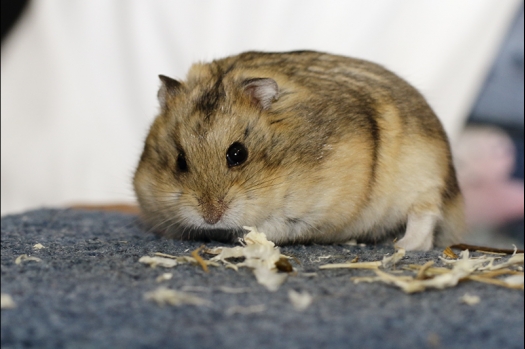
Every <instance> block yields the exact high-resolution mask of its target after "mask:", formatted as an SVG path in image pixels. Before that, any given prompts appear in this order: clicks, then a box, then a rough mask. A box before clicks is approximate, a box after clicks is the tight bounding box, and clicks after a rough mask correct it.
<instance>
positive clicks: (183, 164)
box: [177, 153, 188, 172]
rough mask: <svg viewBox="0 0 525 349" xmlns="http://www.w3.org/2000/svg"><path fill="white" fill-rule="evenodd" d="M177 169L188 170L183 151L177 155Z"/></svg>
mask: <svg viewBox="0 0 525 349" xmlns="http://www.w3.org/2000/svg"><path fill="white" fill-rule="evenodd" d="M177 169H178V170H179V171H180V172H188V163H187V162H186V157H185V156H184V153H179V155H178V156H177Z"/></svg>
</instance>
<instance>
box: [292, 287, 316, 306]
mask: <svg viewBox="0 0 525 349" xmlns="http://www.w3.org/2000/svg"><path fill="white" fill-rule="evenodd" d="M288 298H289V299H290V302H291V303H292V306H293V307H294V309H295V310H297V311H304V310H306V309H307V308H308V307H309V306H310V304H312V301H313V297H312V295H311V294H309V293H308V292H306V291H304V292H301V293H299V292H297V291H294V290H289V291H288Z"/></svg>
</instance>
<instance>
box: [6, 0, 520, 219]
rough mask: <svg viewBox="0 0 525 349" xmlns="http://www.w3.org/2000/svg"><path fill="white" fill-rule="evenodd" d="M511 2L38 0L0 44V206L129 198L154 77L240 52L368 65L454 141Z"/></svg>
mask: <svg viewBox="0 0 525 349" xmlns="http://www.w3.org/2000/svg"><path fill="white" fill-rule="evenodd" d="M520 3H521V2H520V1H519V0H504V1H502V0H462V1H456V0H440V1H437V0H435V1H434V0H428V1H421V0H375V1H360V0H358V1H335V0H323V1H311V0H299V1H292V0H265V1H255V0H216V1H204V0H199V1H171V0H148V1H144V0H127V1H116V0H112V1H111V0H89V1H85V0H38V1H32V2H30V5H29V8H28V9H27V11H25V12H24V14H23V16H22V18H21V20H20V21H19V22H18V23H17V24H16V26H15V28H14V29H13V31H12V32H11V33H10V35H9V37H8V38H7V39H6V40H5V41H4V42H3V43H2V58H1V79H2V80H1V83H2V89H1V98H2V100H1V104H2V116H1V122H2V125H1V126H2V127H1V132H2V140H1V142H2V143H1V145H2V150H1V151H2V160H1V165H2V171H1V176H2V177H1V210H2V214H6V213H13V212H19V211H22V210H26V209H30V208H37V207H41V206H65V205H68V204H71V203H79V202H81V203H97V204H101V203H109V202H130V203H133V202H134V194H133V191H132V186H131V178H132V175H133V172H134V169H135V166H136V164H137V162H138V158H139V156H140V153H141V150H142V144H143V140H144V138H145V136H146V133H147V130H148V127H149V125H150V123H151V122H152V120H153V118H154V117H155V114H156V112H157V108H158V107H157V101H156V93H157V89H158V87H159V80H158V77H157V76H158V74H165V75H168V76H171V77H174V78H184V76H185V73H186V71H187V70H188V68H189V67H190V65H191V63H193V62H195V61H198V60H210V59H213V58H221V57H223V56H226V55H231V54H236V53H239V52H242V51H246V50H265V51H288V50H297V49H313V50H320V51H327V52H331V53H337V54H343V55H347V56H354V57H359V58H364V59H368V60H372V61H375V62H378V63H380V64H382V65H384V66H386V67H387V68H389V69H391V70H393V71H394V72H396V73H397V74H399V75H400V76H402V77H404V78H405V79H407V80H408V81H409V82H411V83H412V84H413V85H415V86H416V87H417V88H419V89H420V91H421V92H422V93H423V94H424V95H425V96H426V97H427V99H428V101H429V103H430V104H431V106H432V107H433V108H434V109H435V111H436V113H437V114H438V116H439V117H440V118H441V120H442V122H443V123H444V126H445V128H446V130H447V132H448V134H449V136H450V137H451V140H452V142H456V141H457V140H458V137H459V135H460V131H461V130H462V128H463V126H464V123H465V121H466V118H467V116H468V114H469V112H470V110H471V109H472V106H473V103H474V101H475V99H476V96H477V95H478V93H479V91H480V88H481V85H482V83H483V81H484V79H485V77H486V75H487V73H488V71H489V69H490V67H491V64H492V62H493V60H494V57H495V55H496V53H497V49H498V47H499V45H500V43H501V41H502V39H503V37H504V35H505V33H506V32H507V30H508V28H509V25H510V24H511V22H512V19H513V18H514V15H515V12H516V9H517V8H518V6H519V5H520Z"/></svg>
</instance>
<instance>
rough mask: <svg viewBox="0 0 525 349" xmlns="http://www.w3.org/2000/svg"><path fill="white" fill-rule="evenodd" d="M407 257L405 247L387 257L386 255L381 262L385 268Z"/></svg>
mask: <svg viewBox="0 0 525 349" xmlns="http://www.w3.org/2000/svg"><path fill="white" fill-rule="evenodd" d="M403 257H405V249H404V248H399V249H398V250H397V251H396V252H395V253H394V254H393V255H391V256H389V257H387V256H384V257H383V260H382V261H381V264H382V266H383V268H385V269H388V268H390V267H392V266H394V265H395V264H396V263H397V262H399V261H400V260H401V259H403Z"/></svg>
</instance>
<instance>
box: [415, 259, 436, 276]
mask: <svg viewBox="0 0 525 349" xmlns="http://www.w3.org/2000/svg"><path fill="white" fill-rule="evenodd" d="M433 265H434V261H428V262H426V263H425V264H423V265H422V266H421V268H420V269H419V270H418V272H417V275H416V280H425V279H427V278H428V276H427V275H426V272H427V270H428V269H429V268H430V267H431V266H433Z"/></svg>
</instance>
